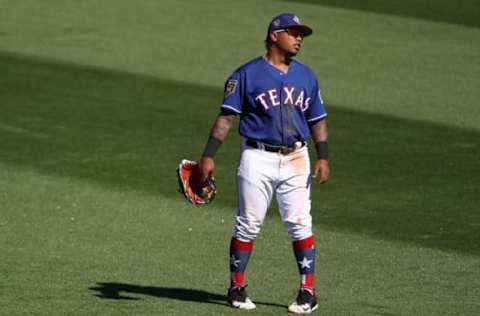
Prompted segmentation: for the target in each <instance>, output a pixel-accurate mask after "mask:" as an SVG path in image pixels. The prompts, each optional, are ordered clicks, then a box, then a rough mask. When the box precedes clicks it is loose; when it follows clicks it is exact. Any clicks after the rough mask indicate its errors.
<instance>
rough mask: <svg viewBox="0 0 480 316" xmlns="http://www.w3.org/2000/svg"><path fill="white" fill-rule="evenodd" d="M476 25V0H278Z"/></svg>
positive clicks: (479, 15) (479, 17)
mask: <svg viewBox="0 0 480 316" xmlns="http://www.w3.org/2000/svg"><path fill="white" fill-rule="evenodd" d="M282 1H287V2H297V3H298V2H301V3H308V4H317V5H322V6H329V7H336V8H343V9H352V10H360V11H368V12H374V13H381V14H391V15H398V16H404V17H412V18H417V19H423V20H431V21H436V22H447V23H453V24H458V25H465V26H470V27H476V28H478V27H480V2H479V1H477V0H457V1H449V0H435V1H431V0H403V1H385V0H362V1H358V0H282Z"/></svg>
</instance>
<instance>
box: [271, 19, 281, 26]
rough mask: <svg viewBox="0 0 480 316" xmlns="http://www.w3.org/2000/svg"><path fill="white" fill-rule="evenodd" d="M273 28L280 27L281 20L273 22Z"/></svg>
mask: <svg viewBox="0 0 480 316" xmlns="http://www.w3.org/2000/svg"><path fill="white" fill-rule="evenodd" d="M273 26H275V27H278V26H280V19H276V20H275V21H273Z"/></svg>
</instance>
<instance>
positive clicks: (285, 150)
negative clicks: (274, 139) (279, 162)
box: [245, 139, 307, 155]
mask: <svg viewBox="0 0 480 316" xmlns="http://www.w3.org/2000/svg"><path fill="white" fill-rule="evenodd" d="M245 144H246V145H247V146H250V147H253V148H257V149H263V150H265V151H270V152H274V153H280V154H282V155H288V154H290V153H292V152H294V151H295V150H297V149H300V148H302V147H303V146H305V145H306V144H307V142H305V141H302V142H296V143H295V144H294V145H293V146H278V145H269V144H265V143H262V142H257V141H256V140H253V139H247V140H246V141H245Z"/></svg>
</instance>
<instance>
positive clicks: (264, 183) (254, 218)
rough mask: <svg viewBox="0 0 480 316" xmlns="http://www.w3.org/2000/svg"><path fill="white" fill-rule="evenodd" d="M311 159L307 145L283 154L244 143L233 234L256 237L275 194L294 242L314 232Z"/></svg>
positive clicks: (249, 239)
mask: <svg viewBox="0 0 480 316" xmlns="http://www.w3.org/2000/svg"><path fill="white" fill-rule="evenodd" d="M310 186H311V176H310V158H309V156H308V150H307V147H306V146H304V147H302V148H300V149H297V150H296V151H294V152H292V153H290V154H288V155H282V154H280V153H274V152H268V151H264V150H262V149H256V148H252V147H249V146H247V145H245V144H243V145H242V150H241V157H240V162H239V165H238V169H237V194H238V206H237V214H236V217H235V229H234V232H233V236H234V237H235V238H237V239H239V240H243V241H253V240H255V239H256V237H257V235H258V234H259V232H260V229H261V227H262V223H263V220H264V219H265V215H266V214H267V209H268V207H269V206H270V203H271V201H272V197H273V195H274V194H275V196H276V199H277V202H278V206H279V212H280V216H281V218H282V222H283V224H284V226H285V228H286V229H287V232H288V235H289V237H290V239H291V240H292V241H296V240H301V239H305V238H307V237H310V236H311V235H312V217H311V215H310V209H311V197H310Z"/></svg>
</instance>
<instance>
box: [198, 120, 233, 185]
mask: <svg viewBox="0 0 480 316" xmlns="http://www.w3.org/2000/svg"><path fill="white" fill-rule="evenodd" d="M234 121H235V114H230V113H220V114H219V115H218V116H217V119H216V120H215V123H214V124H213V126H212V130H211V131H210V137H209V138H208V141H207V144H206V145H205V150H204V151H203V154H202V158H201V159H200V164H199V170H200V174H201V177H202V179H203V180H205V179H206V178H207V177H208V175H209V174H212V173H213V171H214V170H215V162H214V160H213V157H214V156H215V154H216V152H217V150H218V149H219V148H220V146H221V145H222V142H223V141H224V140H225V138H227V135H228V132H229V131H230V129H231V128H232V126H233V122H234Z"/></svg>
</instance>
